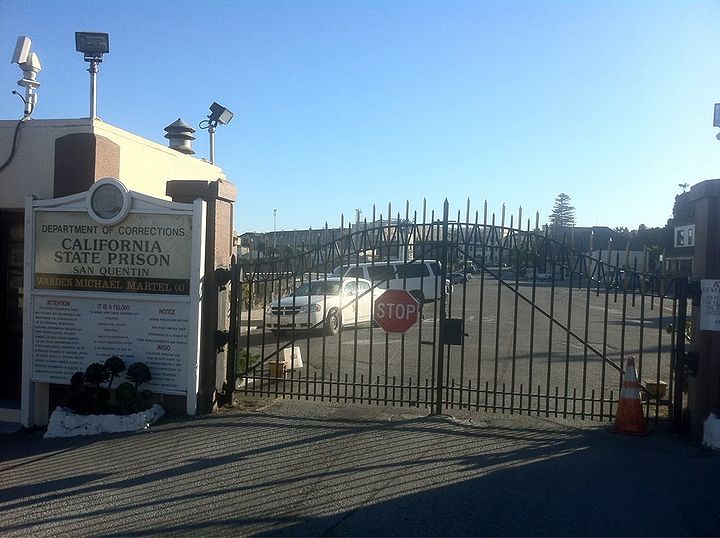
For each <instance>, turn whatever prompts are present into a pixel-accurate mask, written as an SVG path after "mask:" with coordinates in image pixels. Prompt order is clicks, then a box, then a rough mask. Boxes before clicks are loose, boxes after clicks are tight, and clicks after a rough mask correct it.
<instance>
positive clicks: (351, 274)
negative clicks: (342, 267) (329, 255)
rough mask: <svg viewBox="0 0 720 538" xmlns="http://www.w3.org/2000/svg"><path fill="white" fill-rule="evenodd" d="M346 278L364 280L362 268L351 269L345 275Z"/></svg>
mask: <svg viewBox="0 0 720 538" xmlns="http://www.w3.org/2000/svg"><path fill="white" fill-rule="evenodd" d="M345 277H346V278H364V277H363V270H362V267H351V268H350V269H348V272H347V273H345Z"/></svg>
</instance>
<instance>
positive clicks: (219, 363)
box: [165, 179, 237, 414]
mask: <svg viewBox="0 0 720 538" xmlns="http://www.w3.org/2000/svg"><path fill="white" fill-rule="evenodd" d="M165 193H166V194H167V195H168V196H170V197H171V198H172V200H173V202H182V203H192V202H193V201H194V200H196V199H198V198H200V199H202V200H204V201H205V202H207V223H206V226H207V231H206V237H205V278H204V281H203V304H202V310H201V311H202V322H201V325H200V388H199V392H198V412H199V413H201V414H207V413H211V412H212V410H213V408H214V406H215V404H216V402H217V393H218V392H219V391H222V390H223V389H224V385H225V382H226V380H225V374H226V368H227V354H226V349H222V350H218V348H217V342H216V331H218V330H227V329H228V328H229V325H230V317H229V307H228V303H227V294H226V293H225V292H222V293H221V292H220V291H219V289H218V280H217V277H216V274H215V270H216V269H217V268H221V267H223V268H227V267H229V266H230V261H231V256H232V242H233V213H232V209H233V202H234V201H235V200H236V197H237V191H236V189H235V187H234V185H233V184H232V183H229V182H227V181H224V180H221V179H219V180H217V181H202V180H178V181H168V182H167V187H166V191H165Z"/></svg>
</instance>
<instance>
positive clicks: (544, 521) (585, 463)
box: [0, 406, 720, 536]
mask: <svg viewBox="0 0 720 538" xmlns="http://www.w3.org/2000/svg"><path fill="white" fill-rule="evenodd" d="M396 412H397V413H398V414H397V415H394V416H387V415H385V414H382V413H380V412H378V411H376V412H375V416H373V417H371V418H357V417H353V416H349V415H348V413H349V411H347V408H345V407H340V406H335V407H333V406H328V407H325V408H323V410H322V414H323V416H313V415H312V414H311V413H310V412H309V411H307V409H306V408H305V407H299V408H297V410H296V411H294V412H290V413H282V414H280V413H275V412H273V411H272V409H271V410H269V411H267V412H258V413H236V412H230V413H221V414H218V415H214V416H211V417H204V418H202V419H195V420H188V421H178V422H176V423H169V424H166V425H161V426H160V427H158V428H156V429H154V430H153V431H152V433H151V434H149V435H148V434H142V435H135V436H132V437H119V438H113V439H108V438H105V439H103V440H102V441H101V442H99V443H97V445H96V446H93V447H90V448H88V447H87V446H85V450H79V451H76V452H74V453H73V452H65V453H62V452H61V453H48V454H47V459H46V460H43V461H38V462H35V465H29V466H28V468H27V469H26V470H25V469H24V470H23V474H22V476H23V477H24V479H23V481H22V483H13V482H12V481H10V480H8V473H4V472H2V473H0V477H2V478H3V485H4V487H3V489H0V499H1V500H2V501H1V502H0V521H2V523H0V533H8V534H27V533H35V532H40V531H45V532H47V531H48V530H49V529H52V530H53V531H54V532H55V533H58V534H66V533H70V532H77V531H80V532H81V533H82V534H94V533H96V532H97V533H102V534H105V535H148V534H163V535H196V534H197V535H211V534H212V535H237V534H241V535H254V536H500V535H502V536H521V535H522V536H548V535H565V536H568V535H573V536H574V535H587V536H599V535H605V536H618V535H636V536H663V535H678V536H680V535H695V536H703V535H715V534H717V532H718V531H719V530H720V526H718V518H717V506H718V505H720V491H718V488H717V487H716V484H715V481H714V480H710V479H708V477H712V476H718V473H720V458H717V457H715V458H693V457H690V456H688V452H687V451H686V450H684V449H683V447H684V446H685V445H684V444H683V442H682V441H679V440H673V439H670V440H668V439H667V438H666V437H665V436H661V435H660V434H656V436H654V437H653V436H651V437H647V438H640V439H638V438H625V437H620V436H614V435H612V434H610V433H607V432H606V431H603V430H602V429H600V430H598V429H589V430H586V429H581V428H574V427H564V426H563V427H558V426H557V425H553V424H551V423H548V422H546V421H542V420H539V419H538V420H536V421H521V420H517V421H514V420H511V421H508V420H499V421H497V422H494V421H491V422H488V421H485V420H469V419H462V420H460V419H453V418H451V417H446V416H439V417H438V416H435V417H432V416H431V417H427V416H418V415H413V416H411V415H410V414H402V410H400V411H397V410H396ZM78 444H79V445H80V446H81V447H82V446H83V443H82V442H79V443H78ZM668 447H669V448H668ZM108 453H110V454H122V462H121V463H122V465H113V464H112V462H110V463H107V461H106V460H107V455H108ZM103 462H105V463H103ZM98 469H102V471H101V472H99V473H98ZM94 473H97V474H94ZM56 474H57V475H58V476H56ZM16 476H17V474H16ZM6 494H8V496H7V497H6ZM89 500H92V502H88V501H89ZM175 507H177V508H175ZM100 521H101V522H102V523H101V524H100V523H98V522H100ZM93 525H94V526H93Z"/></svg>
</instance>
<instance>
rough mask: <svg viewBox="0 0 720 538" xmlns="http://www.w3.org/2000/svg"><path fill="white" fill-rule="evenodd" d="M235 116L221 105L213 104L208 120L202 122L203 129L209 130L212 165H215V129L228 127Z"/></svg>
mask: <svg viewBox="0 0 720 538" xmlns="http://www.w3.org/2000/svg"><path fill="white" fill-rule="evenodd" d="M233 116H234V114H233V113H232V112H230V110H229V109H227V108H225V107H224V106H222V105H221V104H218V103H216V102H213V104H212V105H210V114H209V115H208V119H206V120H203V121H201V122H200V128H201V129H207V130H208V134H209V135H210V164H215V129H216V128H217V126H218V125H227V124H228V123H230V120H232V119H233Z"/></svg>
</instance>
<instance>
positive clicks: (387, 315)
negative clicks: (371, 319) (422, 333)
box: [374, 290, 420, 333]
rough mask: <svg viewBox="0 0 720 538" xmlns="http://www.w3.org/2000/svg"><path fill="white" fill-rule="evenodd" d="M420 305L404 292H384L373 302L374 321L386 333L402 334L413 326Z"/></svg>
mask: <svg viewBox="0 0 720 538" xmlns="http://www.w3.org/2000/svg"><path fill="white" fill-rule="evenodd" d="M419 312H420V305H419V304H418V302H417V300H415V297H413V296H412V295H410V293H409V292H407V291H406V290H386V291H385V293H383V294H382V295H381V296H380V297H378V298H377V300H376V301H375V309H374V313H375V321H377V323H378V325H380V327H382V328H383V329H384V330H385V331H386V332H389V333H404V332H405V331H407V330H408V329H409V328H410V327H412V326H413V325H415V323H416V322H417V319H418V313H419Z"/></svg>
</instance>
